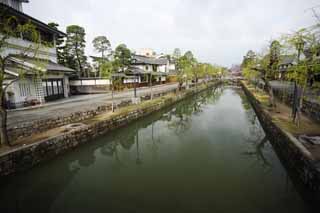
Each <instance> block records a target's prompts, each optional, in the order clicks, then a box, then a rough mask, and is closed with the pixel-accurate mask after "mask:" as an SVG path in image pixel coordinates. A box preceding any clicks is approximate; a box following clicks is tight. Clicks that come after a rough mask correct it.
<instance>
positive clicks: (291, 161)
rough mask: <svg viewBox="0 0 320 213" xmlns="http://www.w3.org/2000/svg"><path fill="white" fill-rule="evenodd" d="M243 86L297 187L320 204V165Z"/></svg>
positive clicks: (310, 199) (307, 198) (311, 200)
mask: <svg viewBox="0 0 320 213" xmlns="http://www.w3.org/2000/svg"><path fill="white" fill-rule="evenodd" d="M242 88H243V90H244V92H245V94H246V95H247V97H248V99H249V102H250V103H251V105H252V107H253V109H254V111H255V112H256V114H257V117H258V118H259V121H260V123H261V125H262V127H263V129H264V130H265V132H266V134H267V136H268V138H269V140H270V143H271V145H272V146H273V148H274V150H275V152H276V153H277V155H278V157H279V159H280V161H281V162H282V164H283V165H284V167H285V168H286V169H287V171H288V174H289V175H290V177H291V179H292V180H293V182H294V183H295V186H296V188H297V189H298V191H299V192H300V193H301V194H302V195H303V197H304V198H305V199H306V200H307V201H309V202H310V203H311V204H313V205H316V204H319V202H320V165H319V164H317V162H315V161H314V160H313V158H312V156H311V154H310V152H309V151H308V150H307V149H306V148H305V147H304V146H303V145H302V144H301V143H300V142H299V141H298V140H297V139H296V138H295V137H294V136H293V135H291V134H290V133H288V132H286V131H284V130H283V129H281V128H280V127H279V126H278V125H276V124H275V123H274V122H273V121H272V118H271V116H270V115H269V114H268V113H267V112H266V111H264V109H263V108H262V106H261V105H260V103H259V101H258V100H257V99H256V98H255V97H254V95H253V94H252V93H251V92H250V91H249V90H248V89H247V88H246V86H245V85H244V84H242Z"/></svg>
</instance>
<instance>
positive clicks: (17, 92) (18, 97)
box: [7, 78, 38, 105]
mask: <svg viewBox="0 0 320 213" xmlns="http://www.w3.org/2000/svg"><path fill="white" fill-rule="evenodd" d="M19 83H25V84H27V85H29V87H30V96H22V95H21V94H20V87H19ZM8 91H10V92H13V93H14V95H13V97H11V99H10V100H13V103H15V104H18V105H19V103H21V104H22V103H23V102H25V101H28V100H32V99H38V97H37V93H36V89H35V85H34V82H33V79H30V78H24V79H20V80H18V81H16V82H14V83H13V84H11V85H10V86H9V87H8V88H7V92H8Z"/></svg>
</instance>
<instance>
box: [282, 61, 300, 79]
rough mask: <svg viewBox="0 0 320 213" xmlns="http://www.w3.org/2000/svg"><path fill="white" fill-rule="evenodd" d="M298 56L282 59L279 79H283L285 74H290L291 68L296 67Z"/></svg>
mask: <svg viewBox="0 0 320 213" xmlns="http://www.w3.org/2000/svg"><path fill="white" fill-rule="evenodd" d="M296 64H297V63H296V56H295V55H282V56H281V57H280V62H279V65H278V69H279V78H280V79H283V78H284V77H285V74H286V73H287V72H288V70H289V69H290V67H292V66H294V65H296Z"/></svg>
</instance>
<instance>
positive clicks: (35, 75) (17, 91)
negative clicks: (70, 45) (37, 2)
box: [0, 0, 74, 108]
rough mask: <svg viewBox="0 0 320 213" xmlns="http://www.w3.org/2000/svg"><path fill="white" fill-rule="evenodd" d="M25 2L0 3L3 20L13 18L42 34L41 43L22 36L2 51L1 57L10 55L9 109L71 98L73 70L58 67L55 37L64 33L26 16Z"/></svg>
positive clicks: (1, 0)
mask: <svg viewBox="0 0 320 213" xmlns="http://www.w3.org/2000/svg"><path fill="white" fill-rule="evenodd" d="M23 2H28V1H27V0H0V9H1V10H2V11H4V13H1V16H2V17H1V18H4V19H5V18H7V17H12V16H14V17H16V18H17V20H18V22H19V23H21V24H24V23H26V22H31V23H32V24H33V25H34V26H35V27H36V30H37V31H38V32H39V34H40V38H41V42H40V44H35V43H33V42H32V41H30V39H28V37H27V36H24V35H22V34H21V35H17V37H11V38H9V39H7V40H6V42H7V45H6V48H5V49H3V50H1V51H0V54H1V55H2V56H10V57H9V63H8V64H7V66H6V68H5V74H6V75H5V82H4V83H5V85H4V86H5V87H8V88H7V89H6V100H7V107H8V108H15V107H21V106H27V105H30V104H32V105H33V104H41V103H44V102H46V101H51V100H55V99H58V98H64V97H68V95H69V92H70V91H69V76H70V75H71V74H73V73H74V70H72V69H69V68H67V67H64V66H62V65H59V64H57V52H56V38H58V37H64V36H65V33H63V32H60V31H58V30H57V29H54V28H51V27H49V26H48V25H47V24H44V23H43V22H41V21H39V20H37V19H35V18H33V17H31V16H29V15H27V14H25V13H23V12H22V3H23ZM0 36H1V34H0ZM44 44H45V45H44ZM36 49H37V51H35V50H36ZM22 53H24V54H23V55H22Z"/></svg>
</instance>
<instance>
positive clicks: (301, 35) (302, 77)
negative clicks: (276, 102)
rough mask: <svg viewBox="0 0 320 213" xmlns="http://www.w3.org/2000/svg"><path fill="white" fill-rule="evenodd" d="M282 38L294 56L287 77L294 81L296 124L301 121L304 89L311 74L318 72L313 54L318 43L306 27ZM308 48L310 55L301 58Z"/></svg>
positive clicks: (294, 120) (293, 113)
mask: <svg viewBox="0 0 320 213" xmlns="http://www.w3.org/2000/svg"><path fill="white" fill-rule="evenodd" d="M284 40H285V42H286V45H287V48H288V49H289V50H291V51H293V52H295V53H294V55H295V56H296V59H297V60H296V61H297V63H296V65H295V66H292V67H291V68H290V69H289V72H288V74H287V79H289V80H292V81H294V84H295V92H294V97H293V103H292V104H293V108H292V117H293V122H294V123H296V124H297V125H298V126H299V125H300V121H301V110H302V105H303V98H304V95H305V90H306V87H307V84H308V81H309V80H310V78H311V76H312V75H314V74H315V73H319V64H318V62H317V59H316V57H315V55H316V54H317V51H318V48H319V43H318V41H317V39H316V35H314V34H313V33H310V32H309V31H308V30H307V29H300V30H298V31H296V32H294V33H292V34H289V35H285V36H284ZM306 50H308V51H309V52H310V56H309V57H308V58H305V59H302V60H301V55H302V54H303V53H305V52H306Z"/></svg>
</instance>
